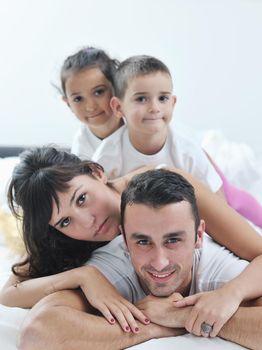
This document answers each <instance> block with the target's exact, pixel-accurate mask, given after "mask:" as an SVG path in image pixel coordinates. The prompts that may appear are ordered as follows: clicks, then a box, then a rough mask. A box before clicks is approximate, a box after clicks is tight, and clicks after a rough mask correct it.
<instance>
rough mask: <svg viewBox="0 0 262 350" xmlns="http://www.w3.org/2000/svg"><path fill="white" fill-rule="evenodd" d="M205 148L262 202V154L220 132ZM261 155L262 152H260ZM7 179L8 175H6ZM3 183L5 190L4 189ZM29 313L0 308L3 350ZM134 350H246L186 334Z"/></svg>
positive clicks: (5, 258) (6, 254)
mask: <svg viewBox="0 0 262 350" xmlns="http://www.w3.org/2000/svg"><path fill="white" fill-rule="evenodd" d="M203 146H204V148H205V149H206V150H207V151H208V152H209V153H210V155H211V156H212V157H213V159H215V160H216V162H217V164H218V165H219V166H220V167H221V169H222V170H223V171H224V173H225V175H226V176H227V177H228V178H229V179H230V180H231V181H232V182H233V183H234V184H235V185H237V186H239V187H241V188H243V189H246V190H248V191H250V192H251V193H252V194H253V195H254V196H255V197H256V198H257V199H258V200H259V201H260V202H262V156H261V154H262V152H261V154H260V155H258V156H257V155H255V154H254V152H253V151H252V149H251V148H250V147H248V146H247V145H243V144H241V145H240V144H235V143H232V142H229V141H228V140H226V138H225V137H224V135H223V134H222V133H220V132H217V131H209V132H207V133H205V134H204V138H203ZM261 151H262V150H261ZM16 162H17V159H14V160H12V159H9V161H8V167H6V166H5V165H4V163H2V164H1V160H0V168H1V171H0V175H1V176H2V174H3V171H2V170H3V169H5V170H6V169H8V171H11V167H12V166H10V164H12V165H13V164H15V163H16ZM4 179H5V180H6V179H8V174H6V172H5V174H4ZM1 180H3V179H2V178H0V205H2V204H3V203H1V202H2V199H3V181H1ZM1 183H2V187H1ZM1 238H2V237H1V235H0V288H1V286H2V285H3V283H4V281H5V280H6V279H7V277H8V275H9V273H10V266H11V263H12V262H13V260H14V256H13V255H12V254H10V251H9V250H8V249H7V247H6V246H5V244H4V242H3V240H1ZM27 313H28V310H24V309H19V308H7V307H4V306H2V305H0V349H3V350H16V349H17V348H16V342H17V337H18V334H19V328H20V326H21V324H22V322H23V320H24V318H25V317H26V315H27ZM130 349H135V350H138V349H139V350H148V349H150V350H154V349H165V350H171V349H172V350H173V349H183V350H184V349H189V350H193V349H194V350H198V349H199V350H200V349H201V350H205V349H208V350H210V349H212V350H215V349H229V350H234V349H244V348H243V347H241V346H239V345H237V344H234V343H231V342H228V341H224V340H222V339H220V338H215V339H205V338H198V337H195V336H193V335H190V334H187V335H183V336H179V337H172V338H163V339H153V340H150V341H148V342H145V343H142V344H139V345H136V346H133V347H132V348H130Z"/></svg>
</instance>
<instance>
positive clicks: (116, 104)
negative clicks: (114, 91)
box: [110, 96, 124, 118]
mask: <svg viewBox="0 0 262 350" xmlns="http://www.w3.org/2000/svg"><path fill="white" fill-rule="evenodd" d="M110 107H111V109H112V111H113V113H114V115H115V116H116V117H118V118H122V117H124V113H123V112H122V102H121V100H120V99H119V98H118V97H116V96H113V97H112V98H111V100H110Z"/></svg>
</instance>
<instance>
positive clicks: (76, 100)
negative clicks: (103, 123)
mask: <svg viewBox="0 0 262 350" xmlns="http://www.w3.org/2000/svg"><path fill="white" fill-rule="evenodd" d="M82 99H83V98H82V97H81V96H76V97H74V99H73V101H74V102H76V103H78V102H80V101H82Z"/></svg>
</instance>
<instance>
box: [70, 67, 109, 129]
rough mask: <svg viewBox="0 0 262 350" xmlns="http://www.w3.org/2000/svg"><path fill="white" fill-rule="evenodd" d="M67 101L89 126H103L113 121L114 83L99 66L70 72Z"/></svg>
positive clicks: (94, 127) (92, 127)
mask: <svg viewBox="0 0 262 350" xmlns="http://www.w3.org/2000/svg"><path fill="white" fill-rule="evenodd" d="M65 90H66V91H65V92H66V97H64V100H65V102H66V103H67V104H68V106H69V107H70V108H71V110H72V112H73V113H74V114H75V115H76V117H77V118H78V119H79V120H80V121H81V122H82V123H85V124H87V125H88V127H89V128H91V130H92V129H96V128H98V129H99V128H101V127H104V126H106V125H107V123H111V120H110V119H111V118H112V117H113V112H112V109H111V107H110V99H111V97H112V90H113V89H112V85H111V83H110V82H109V81H108V80H107V79H106V77H105V76H104V74H103V73H102V72H101V70H100V69H99V68H97V67H94V68H87V69H85V70H81V71H79V72H73V73H71V74H69V76H68V78H67V80H66V83H65Z"/></svg>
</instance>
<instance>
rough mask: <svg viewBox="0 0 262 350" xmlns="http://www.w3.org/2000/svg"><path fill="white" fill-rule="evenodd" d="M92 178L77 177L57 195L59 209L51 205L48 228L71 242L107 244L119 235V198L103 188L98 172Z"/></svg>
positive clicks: (102, 179) (104, 178)
mask: <svg viewBox="0 0 262 350" xmlns="http://www.w3.org/2000/svg"><path fill="white" fill-rule="evenodd" d="M95 177H96V178H92V177H91V176H89V175H79V176H76V177H75V178H73V179H72V180H71V181H70V182H69V183H68V184H69V186H70V187H69V189H68V191H67V192H65V193H61V192H58V193H57V195H58V199H59V208H58V207H57V206H56V203H55V202H53V213H52V217H51V220H50V222H49V224H50V225H51V226H53V227H55V228H56V229H57V230H59V231H60V232H62V233H63V234H65V235H66V236H69V237H71V238H74V239H79V240H85V241H110V240H112V239H113V238H115V237H116V236H117V235H118V233H119V221H120V195H119V194H118V193H117V192H115V191H114V190H112V189H111V188H110V187H108V186H107V185H106V177H105V175H104V174H103V173H102V172H101V173H99V174H98V175H95Z"/></svg>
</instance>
